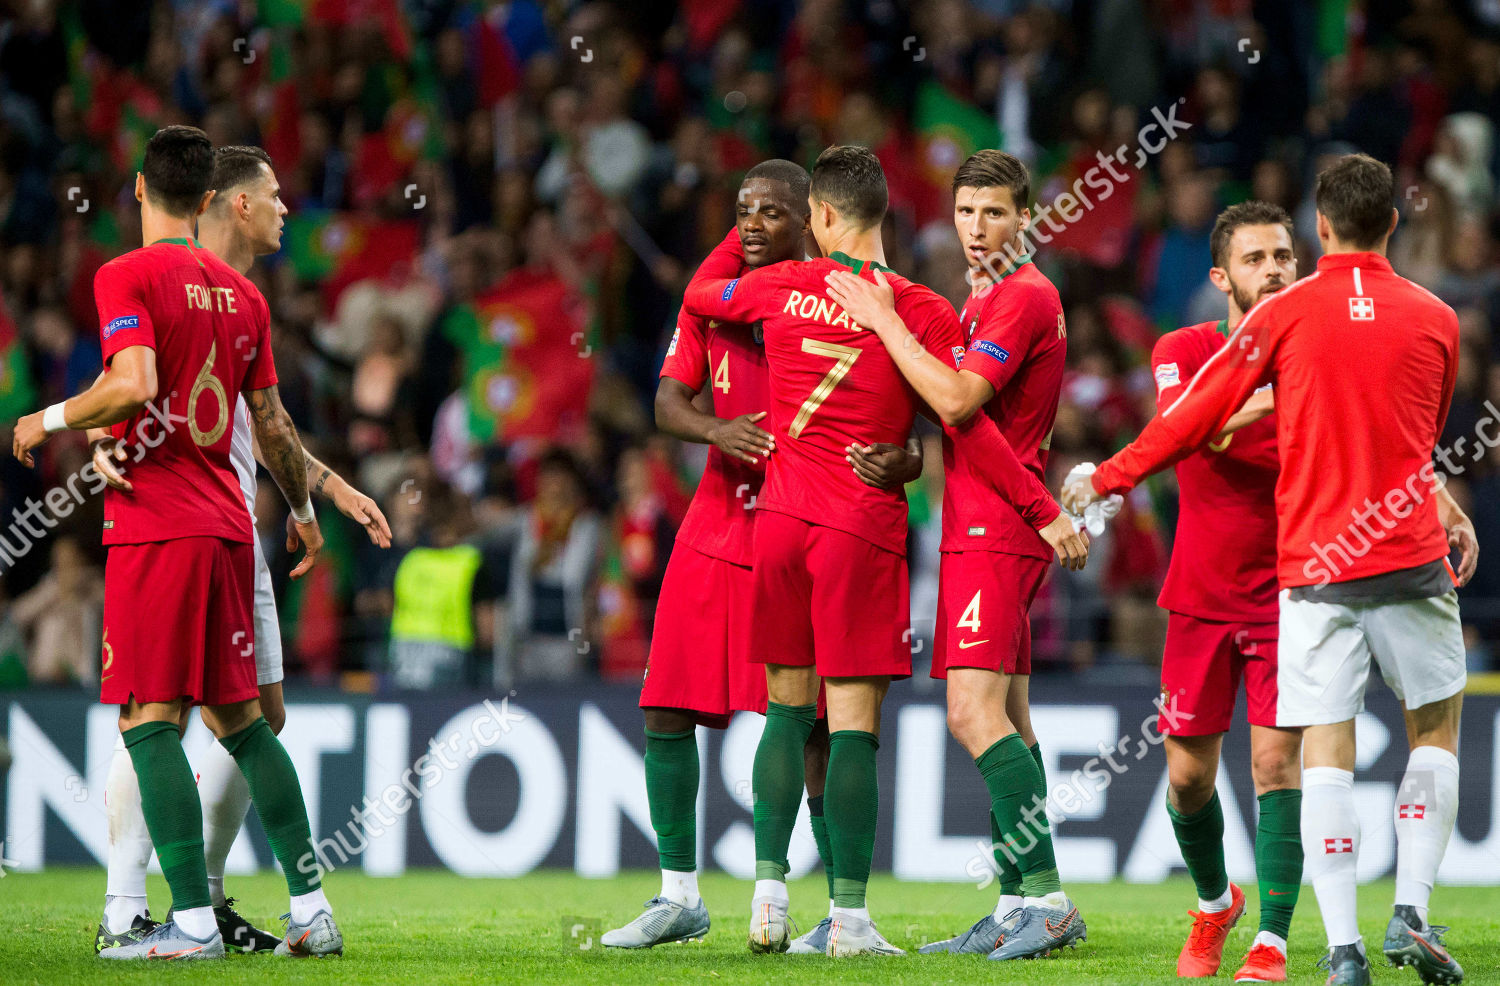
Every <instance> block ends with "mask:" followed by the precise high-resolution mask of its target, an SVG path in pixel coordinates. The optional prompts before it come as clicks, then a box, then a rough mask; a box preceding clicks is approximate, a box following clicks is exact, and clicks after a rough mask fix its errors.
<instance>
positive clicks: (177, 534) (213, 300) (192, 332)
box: [94, 239, 276, 544]
mask: <svg viewBox="0 0 1500 986" xmlns="http://www.w3.org/2000/svg"><path fill="white" fill-rule="evenodd" d="M94 300H95V302H96V303H97V304H98V307H99V324H100V329H99V336H100V342H101V344H102V346H103V350H104V363H105V368H106V370H108V367H109V362H110V360H111V359H113V358H114V356H115V354H116V353H118V352H120V351H121V350H123V349H127V348H129V347H131V346H149V347H150V348H151V349H154V350H155V351H156V379H157V392H156V399H155V400H153V401H152V402H151V403H150V405H148V406H147V407H146V408H145V409H144V410H142V411H141V412H140V413H139V414H137V415H135V416H134V417H132V418H130V419H129V420H126V421H122V422H120V423H119V424H117V425H115V426H114V427H113V428H112V429H111V431H112V432H113V434H114V435H115V436H116V437H117V438H123V439H125V440H126V441H127V443H128V445H129V446H130V448H131V461H130V462H129V463H127V465H128V467H129V469H130V481H131V483H132V484H133V485H134V486H135V490H134V492H130V493H125V492H121V491H120V490H115V489H108V490H106V491H105V494H104V543H105V544H141V543H143V542H148V541H170V540H172V539H174V538H182V537H194V536H204V535H209V536H213V537H221V538H226V539H228V540H231V541H240V542H249V541H250V540H251V537H252V532H251V527H250V515H249V514H248V513H247V512H246V511H245V498H244V494H242V493H241V492H240V483H239V479H238V477H237V476H236V475H235V472H234V468H233V467H232V466H231V465H230V463H229V445H230V438H231V436H232V434H233V432H234V429H233V427H232V425H233V421H232V417H233V415H234V405H235V397H236V396H237V395H239V394H241V393H248V392H250V391H252V390H261V389H263V388H265V387H269V386H271V385H273V384H274V383H276V367H275V364H274V362H273V361H272V359H271V335H270V325H271V317H270V309H269V307H268V306H267V305H266V299H265V298H263V297H262V296H261V293H260V291H259V290H257V289H256V287H255V285H253V284H251V283H250V282H249V281H248V280H246V279H245V278H244V277H243V276H241V275H240V274H239V272H237V271H235V270H234V269H233V268H232V267H230V266H229V265H228V264H226V263H224V261H222V260H220V259H219V258H218V257H216V256H214V255H213V254H212V253H209V252H208V251H207V250H205V249H203V247H202V246H201V245H200V244H199V243H198V242H197V241H194V240H183V239H171V240H159V241H157V242H156V243H153V244H151V245H150V246H148V247H143V248H141V249H139V250H132V251H131V252H130V253H127V254H125V255H124V256H123V257H119V258H117V259H115V260H112V261H110V262H109V263H107V264H105V265H104V266H103V267H101V268H99V273H98V274H97V275H95V277H94Z"/></svg>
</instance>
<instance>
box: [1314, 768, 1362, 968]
mask: <svg viewBox="0 0 1500 986" xmlns="http://www.w3.org/2000/svg"><path fill="white" fill-rule="evenodd" d="M1302 854H1303V857H1304V859H1305V860H1306V863H1305V865H1304V872H1305V873H1306V874H1307V878H1308V880H1310V881H1311V882H1312V885H1313V890H1314V891H1316V893H1317V895H1318V909H1319V910H1321V911H1322V912H1323V927H1324V929H1325V930H1327V932H1328V945H1329V947H1330V948H1332V947H1334V946H1337V945H1350V944H1353V943H1354V942H1357V941H1359V920H1358V913H1357V909H1356V905H1355V899H1354V887H1355V871H1356V868H1357V867H1356V863H1357V862H1358V860H1359V815H1358V814H1357V813H1356V812H1355V810H1354V772H1353V771H1349V770H1340V769H1339V768H1337V767H1307V768H1304V769H1303V771H1302Z"/></svg>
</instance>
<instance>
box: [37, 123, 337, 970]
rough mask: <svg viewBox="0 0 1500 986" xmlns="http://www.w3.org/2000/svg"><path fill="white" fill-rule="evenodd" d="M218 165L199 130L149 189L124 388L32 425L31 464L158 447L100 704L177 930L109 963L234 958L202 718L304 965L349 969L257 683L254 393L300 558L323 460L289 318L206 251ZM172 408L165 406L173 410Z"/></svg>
mask: <svg viewBox="0 0 1500 986" xmlns="http://www.w3.org/2000/svg"><path fill="white" fill-rule="evenodd" d="M213 167H214V156H213V148H212V147H211V146H210V144H209V141H208V137H207V136H206V135H205V134H204V133H203V131H201V130H198V129H196V128H194V127H182V126H171V127H165V128H163V129H161V130H159V131H157V133H156V134H155V136H153V137H152V138H151V140H150V141H149V142H148V143H147V146H146V155H145V162H144V164H143V165H142V168H141V173H140V174H139V175H138V176H137V177H136V198H137V200H139V201H140V203H141V229H142V233H143V234H144V239H145V241H146V243H147V245H146V246H145V247H143V248H142V249H140V250H136V251H134V252H132V253H129V254H126V255H125V256H123V257H120V258H117V259H116V260H113V261H111V262H110V263H108V264H106V265H104V267H102V268H100V270H99V273H98V275H96V277H95V280H94V293H95V299H96V301H97V303H98V307H99V315H100V323H101V328H100V336H101V341H102V344H103V352H104V360H105V364H106V366H107V367H108V372H106V373H105V374H104V377H103V379H102V380H100V381H98V382H96V383H95V384H94V385H93V386H91V387H90V388H89V389H88V390H87V391H85V392H84V393H82V394H80V395H78V396H77V397H74V398H71V399H70V400H67V401H63V402H60V403H58V404H54V405H52V406H51V407H49V408H47V409H46V410H45V411H44V412H39V413H37V414H32V415H28V416H27V417H25V418H22V419H21V421H20V422H18V423H17V425H16V429H15V439H14V448H13V450H14V452H15V454H16V457H17V458H18V459H20V460H22V461H23V462H25V463H26V464H27V465H31V464H32V456H31V450H32V449H34V448H36V447H37V446H38V445H40V444H41V443H42V442H43V441H45V440H46V438H47V437H48V436H49V435H51V434H53V433H55V432H57V431H61V430H63V429H64V428H74V429H87V428H93V427H100V426H113V428H114V430H115V433H116V434H117V435H118V436H122V437H123V436H124V435H125V434H127V433H129V434H132V435H134V436H135V437H136V438H137V439H138V440H139V441H141V443H142V444H143V446H145V448H146V450H147V451H146V453H145V454H144V455H143V456H142V458H141V461H140V462H138V463H136V464H135V466H134V468H133V470H132V473H133V475H132V480H131V481H132V484H133V485H134V487H135V490H136V492H135V493H134V494H130V493H124V492H121V491H119V490H115V489H110V490H108V491H106V493H105V501H104V517H105V520H104V527H105V530H104V541H105V543H106V544H107V545H109V546H110V552H109V560H108V563H107V565H106V567H105V601H104V644H103V651H104V654H103V656H104V668H103V674H102V675H101V686H100V692H101V694H100V698H101V700H102V701H104V702H106V703H110V704H118V705H119V706H120V728H121V732H122V734H123V735H124V737H125V745H126V747H127V748H128V749H129V751H130V757H131V760H132V762H133V763H134V764H135V769H136V775H137V777H138V778H139V783H140V791H141V806H142V809H143V811H144V813H145V816H146V822H147V826H148V828H149V829H150V832H151V840H152V842H153V843H154V844H155V846H156V851H157V856H158V858H159V859H160V861H161V866H162V872H163V874H164V875H165V876H166V878H167V883H168V885H169V886H170V887H171V889H172V899H173V911H174V913H173V916H172V919H171V920H169V921H167V922H166V923H164V924H162V925H161V926H159V927H157V928H156V929H155V930H153V931H152V932H151V933H150V934H148V935H146V936H145V937H144V938H142V939H141V940H140V941H139V942H135V943H132V944H128V945H120V946H116V947H114V948H107V949H105V950H104V951H102V952H100V953H99V954H100V956H101V957H103V958H111V959H130V958H156V959H179V958H180V959H190V958H219V957H222V956H223V955H224V942H223V939H222V936H221V935H220V933H219V929H218V926H217V924H216V922H215V917H214V912H213V908H212V906H211V898H210V894H209V888H208V876H207V870H206V865H205V863H204V857H203V812H202V808H201V806H200V804H199V801H198V791H197V788H196V787H195V786H194V783H193V771H192V768H191V767H190V766H189V765H188V762H187V758H186V757H185V756H184V755H183V751H182V744H181V742H180V740H179V735H178V729H179V722H180V720H181V710H182V708H183V706H184V704H201V705H202V706H203V719H204V722H205V723H206V724H207V725H208V727H209V728H210V729H211V730H212V731H213V733H214V735H215V736H217V737H218V738H219V741H220V742H221V743H222V744H223V745H224V747H225V749H227V750H228V751H229V752H230V754H231V755H232V756H233V757H234V759H235V761H236V763H237V764H238V765H239V768H240V770H241V771H242V772H243V773H244V775H245V778H246V780H247V781H248V783H249V787H250V791H251V796H252V798H253V800H254V803H255V807H256V811H257V813H258V814H259V816H260V819H261V824H262V825H263V826H264V828H265V830H266V834H267V837H268V839H269V841H270V843H271V848H272V849H273V850H274V851H275V853H276V857H277V859H278V860H279V861H280V863H281V867H282V870H283V872H284V873H285V875H286V879H287V886H288V889H289V890H290V892H291V894H292V907H291V919H290V924H289V926H288V936H287V941H286V942H283V944H282V946H279V947H278V948H277V952H278V953H282V952H283V950H285V952H286V953H287V954H293V955H299V954H300V955H307V954H328V953H332V952H341V951H342V949H343V939H342V937H341V936H340V934H339V932H338V928H337V926H336V925H335V924H334V923H333V918H332V913H331V912H332V908H331V907H330V906H329V904H328V900H327V898H326V897H325V896H324V894H323V890H322V887H321V880H320V877H321V873H320V871H319V870H318V868H317V867H316V865H315V864H314V863H313V860H314V859H315V858H316V857H315V856H314V849H313V845H312V841H311V835H310V832H309V827H308V821H307V811H306V808H305V806H304V804H303V801H302V793H301V788H300V787H299V785H298V781H297V774H296V770H295V769H294V768H293V766H292V762H291V759H290V758H289V757H288V756H287V753H286V750H285V749H284V748H283V747H282V745H281V743H280V741H278V740H277V738H276V736H275V734H274V733H272V732H271V729H270V727H269V726H268V725H267V723H266V720H265V718H264V717H263V716H262V715H261V710H260V703H259V698H258V694H259V689H258V687H257V685H256V680H255V657H254V639H255V638H254V629H255V628H254V622H253V617H252V612H251V610H252V577H253V572H254V557H253V554H252V550H251V546H250V542H251V539H252V537H253V534H252V529H251V525H250V515H249V513H248V512H247V511H246V510H245V502H244V499H243V497H242V496H241V492H240V489H239V484H238V482H237V480H236V478H235V474H234V470H233V468H232V467H231V466H230V462H229V446H230V428H229V425H230V416H231V413H232V412H233V409H234V403H233V397H232V396H231V395H232V394H239V393H244V394H245V396H246V400H247V401H248V403H249V405H250V410H251V417H252V422H251V424H252V429H253V430H254V432H255V437H256V439H257V441H258V442H259V444H260V448H261V451H262V453H263V455H264V456H265V460H266V466H267V468H268V469H269V470H270V472H271V475H272V476H273V477H274V478H275V479H276V482H277V484H278V485H279V486H280V487H281V489H282V492H283V494H284V495H285V496H286V497H287V500H288V502H289V503H291V504H292V505H293V516H294V517H295V518H296V524H295V530H294V532H291V533H289V534H288V538H287V544H288V548H289V550H295V548H296V547H297V545H298V544H299V543H301V544H302V545H305V546H306V549H307V553H306V555H305V556H304V557H303V559H302V560H301V562H300V563H299V564H298V565H297V567H296V568H295V569H293V572H292V574H293V576H294V577H300V576H302V575H303V574H305V573H306V572H307V571H308V570H309V569H310V568H311V567H312V565H313V564H314V562H315V561H316V559H317V554H318V551H319V549H320V548H321V547H322V543H323V537H322V534H321V532H320V531H319V529H318V523H317V519H316V517H315V516H314V515H313V513H312V508H311V505H310V503H309V501H308V496H307V475H306V458H305V453H304V452H303V450H302V444H301V442H300V441H299V440H298V439H297V433H296V429H295V428H293V427H292V424H291V420H290V419H289V418H288V417H287V414H286V411H285V410H284V409H283V408H282V407H281V401H280V398H279V396H278V395H277V391H276V368H275V364H274V362H273V359H272V355H271V346H270V319H269V311H268V308H267V305H266V301H265V298H263V297H262V296H261V294H260V292H259V291H258V290H256V288H255V286H254V285H253V284H251V283H250V282H249V281H248V280H246V279H245V278H244V277H243V276H242V275H241V274H240V273H239V272H237V271H235V270H234V269H233V268H232V267H230V266H229V265H227V264H226V263H224V262H223V261H222V260H220V259H219V258H218V257H216V256H214V255H213V254H212V253H209V252H208V251H206V250H204V249H202V247H201V246H199V245H198V243H197V242H196V241H195V240H194V239H193V236H192V234H193V230H194V223H195V220H196V218H197V216H198V215H199V214H200V213H202V212H203V210H204V208H205V207H206V206H207V204H208V200H209V198H210V196H211V194H212V193H211V190H210V184H211V180H212V175H213ZM158 398H160V400H159V401H158Z"/></svg>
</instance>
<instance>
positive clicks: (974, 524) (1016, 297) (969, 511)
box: [942, 259, 1068, 559]
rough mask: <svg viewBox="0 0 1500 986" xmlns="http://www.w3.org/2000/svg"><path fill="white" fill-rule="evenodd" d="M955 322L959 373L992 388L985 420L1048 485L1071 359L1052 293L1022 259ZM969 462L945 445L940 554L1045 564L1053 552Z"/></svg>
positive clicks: (957, 447)
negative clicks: (1003, 556) (991, 554)
mask: <svg viewBox="0 0 1500 986" xmlns="http://www.w3.org/2000/svg"><path fill="white" fill-rule="evenodd" d="M958 322H959V327H960V329H961V331H962V332H963V333H964V337H965V341H966V343H967V351H966V352H965V353H964V358H963V368H964V369H965V370H969V371H971V372H974V373H977V374H979V375H980V376H982V377H984V379H985V380H987V381H989V384H990V386H991V387H994V388H995V395H994V396H993V397H991V398H990V399H989V402H988V403H986V404H985V405H984V412H985V413H986V414H988V415H989V416H990V418H991V420H993V421H994V422H995V424H996V426H998V427H999V429H1000V433H1001V434H1002V435H1004V436H1005V439H1006V441H1008V442H1010V446H1011V448H1013V449H1015V451H1016V457H1017V458H1019V459H1020V460H1021V463H1022V464H1023V465H1025V467H1026V468H1027V469H1029V470H1030V471H1031V472H1032V473H1033V474H1034V475H1035V476H1036V477H1037V479H1038V480H1040V481H1041V482H1043V483H1045V482H1046V480H1047V450H1048V448H1050V447H1051V445H1052V425H1053V423H1054V422H1055V421H1056V420H1057V402H1058V398H1059V396H1060V395H1061V393H1062V380H1063V369H1064V367H1065V365H1066V363H1067V359H1068V334H1067V329H1066V327H1065V325H1064V323H1063V310H1062V301H1061V299H1059V298H1058V295H1057V288H1055V287H1053V286H1052V282H1051V281H1049V280H1047V276H1046V275H1045V274H1043V273H1042V272H1041V271H1039V270H1037V268H1036V265H1035V264H1033V263H1031V262H1030V260H1028V259H1023V260H1022V262H1021V263H1020V264H1019V265H1018V266H1017V267H1016V268H1015V270H1013V271H1011V272H1010V273H1008V274H1006V275H1005V276H1004V277H1002V278H1001V279H1000V280H999V281H998V282H994V283H991V284H990V286H989V287H987V288H986V289H985V290H984V291H982V292H981V293H979V294H977V295H970V296H969V298H968V300H967V301H965V302H964V307H963V311H962V312H961V313H960V314H959V316H958ZM973 456H974V453H973V452H972V451H971V450H970V449H969V448H968V447H967V446H965V445H963V444H961V443H955V442H953V441H947V440H945V441H944V442H943V467H944V473H943V542H942V550H944V551H1004V552H1009V553H1011V554H1017V555H1027V556H1029V557H1032V558H1047V559H1050V558H1051V557H1052V554H1053V552H1052V548H1051V547H1050V546H1049V545H1048V544H1047V542H1046V541H1044V540H1042V536H1041V535H1040V534H1038V533H1037V531H1036V528H1034V527H1032V526H1031V525H1030V524H1028V523H1027V522H1026V520H1025V518H1023V517H1022V516H1021V514H1020V513H1019V512H1018V511H1017V510H1016V508H1015V506H1013V505H1012V504H1011V503H1010V501H1009V500H1006V499H1005V498H1004V497H1002V496H1001V495H1000V494H999V492H998V491H996V489H995V487H994V486H993V485H992V484H991V483H990V482H989V481H988V480H987V479H985V478H984V476H983V475H982V474H981V473H980V472H979V471H978V470H977V468H976V464H975V462H974V461H973Z"/></svg>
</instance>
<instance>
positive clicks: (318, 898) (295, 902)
mask: <svg viewBox="0 0 1500 986" xmlns="http://www.w3.org/2000/svg"><path fill="white" fill-rule="evenodd" d="M319 911H327V912H328V914H329V916H330V917H331V916H332V915H333V905H332V904H330V903H328V898H327V897H325V896H324V895H323V888H322V887H318V889H316V890H309V891H308V892H307V893H305V894H299V895H298V896H296V897H293V898H292V921H293V923H295V924H306V923H307V922H309V921H311V920H312V919H313V918H314V917H316V916H317V914H318V912H319Z"/></svg>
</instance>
